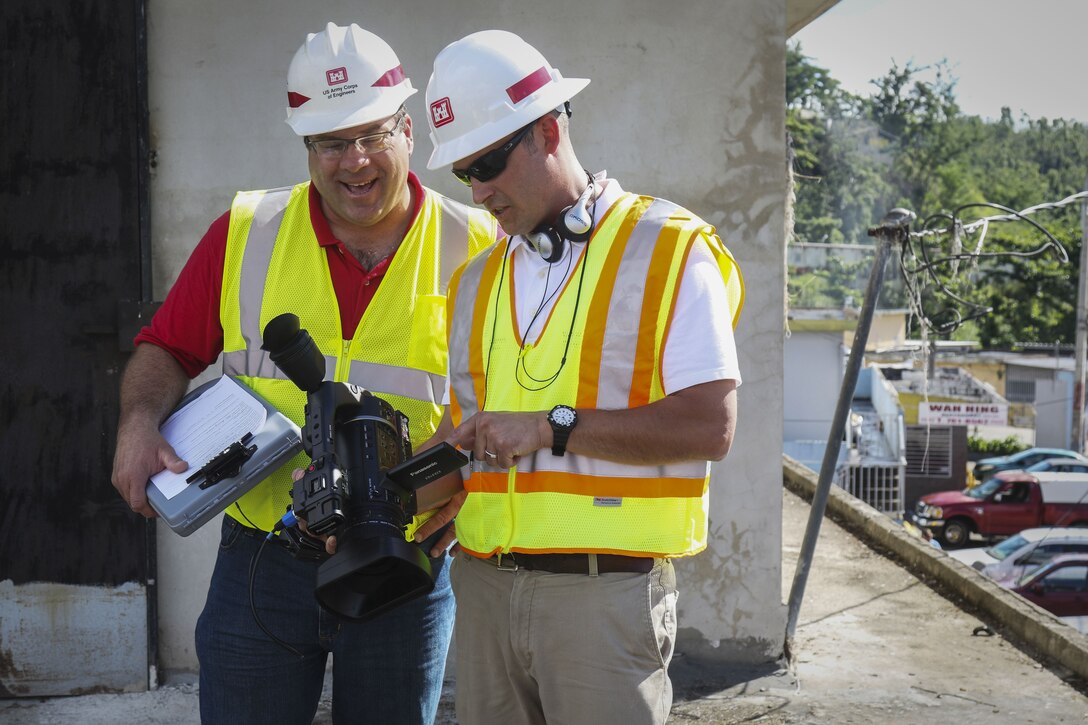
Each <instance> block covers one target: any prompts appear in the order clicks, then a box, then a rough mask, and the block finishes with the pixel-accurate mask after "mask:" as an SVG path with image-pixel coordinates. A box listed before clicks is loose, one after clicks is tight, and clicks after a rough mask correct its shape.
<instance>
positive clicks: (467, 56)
mask: <svg viewBox="0 0 1088 725" xmlns="http://www.w3.org/2000/svg"><path fill="white" fill-rule="evenodd" d="M587 85H589V79H588V78H564V77H563V74H562V73H560V72H559V70H558V69H557V68H554V67H552V65H551V64H550V63H548V61H547V59H545V58H544V56H543V55H541V54H540V51H538V50H537V49H536V48H534V47H533V46H531V45H529V44H528V43H526V42H525V41H524V40H522V39H521V38H520V37H519V36H517V35H515V34H514V33H510V32H507V31H505V30H482V31H480V32H478V33H473V34H472V35H468V36H466V37H464V38H462V39H461V40H458V41H456V42H454V43H451V44H449V45H447V46H446V47H445V48H444V49H443V50H442V52H441V53H439V54H438V57H436V58H435V59H434V72H433V73H432V74H431V80H430V82H429V83H428V84H427V111H428V113H427V124H428V126H429V127H430V136H431V143H433V144H434V152H433V153H432V154H431V158H430V160H429V161H428V162H427V168H428V169H437V168H439V167H440V166H445V165H446V164H450V163H453V162H454V161H457V160H458V159H463V158H467V157H469V156H471V155H473V154H475V153H476V152H477V151H479V150H480V149H483V148H485V147H487V146H490V145H491V144H493V143H495V142H496V141H498V140H499V139H501V138H503V137H504V136H507V135H509V134H511V133H513V132H514V131H516V130H518V129H519V128H521V127H522V126H525V125H526V124H528V123H529V122H531V121H534V120H536V119H538V118H540V117H541V116H543V115H544V114H546V113H548V112H549V111H551V110H553V109H555V108H556V107H558V106H561V105H562V104H563V103H564V102H565V101H569V100H570V99H571V98H573V97H574V96H575V94H577V93H578V92H579V91H581V90H582V89H583V88H585V87H586V86H587Z"/></svg>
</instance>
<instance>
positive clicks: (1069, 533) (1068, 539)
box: [982, 529, 1088, 587]
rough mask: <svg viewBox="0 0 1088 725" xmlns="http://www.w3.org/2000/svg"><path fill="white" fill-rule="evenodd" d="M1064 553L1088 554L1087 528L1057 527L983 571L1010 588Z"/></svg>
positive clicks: (987, 566)
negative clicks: (1026, 575)
mask: <svg viewBox="0 0 1088 725" xmlns="http://www.w3.org/2000/svg"><path fill="white" fill-rule="evenodd" d="M1058 531H1060V532H1062V533H1056V532H1058ZM1061 554H1088V529H1054V530H1052V531H1051V533H1050V535H1048V536H1045V537H1044V538H1041V539H1038V540H1036V541H1029V542H1026V543H1025V544H1024V545H1023V546H1021V547H1020V548H1018V549H1016V550H1015V551H1012V552H1010V553H1009V554H1008V555H1007V556H1006V557H1005V558H1004V559H1002V560H1001V561H998V562H995V563H993V564H987V565H985V566H984V567H983V568H982V573H983V574H985V575H986V576H988V577H990V578H991V579H993V580H995V581H997V583H998V584H1001V585H1002V586H1007V587H1011V586H1015V585H1016V583H1017V582H1018V581H1019V580H1020V578H1021V577H1023V576H1024V575H1025V574H1028V573H1030V572H1032V571H1035V569H1037V568H1039V567H1040V566H1042V565H1043V564H1046V563H1047V562H1048V561H1050V560H1051V559H1053V558H1054V557H1055V556H1059V555H1061Z"/></svg>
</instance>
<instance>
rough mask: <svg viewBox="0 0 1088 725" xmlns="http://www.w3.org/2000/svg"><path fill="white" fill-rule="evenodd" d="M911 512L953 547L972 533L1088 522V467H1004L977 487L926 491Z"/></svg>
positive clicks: (1003, 532) (989, 534) (987, 535)
mask: <svg viewBox="0 0 1088 725" xmlns="http://www.w3.org/2000/svg"><path fill="white" fill-rule="evenodd" d="M909 518H910V520H911V521H912V522H913V523H914V524H915V525H916V526H919V527H921V528H924V529H929V530H930V531H932V532H933V534H934V536H935V537H936V538H937V539H938V540H939V541H940V542H941V544H942V545H943V546H945V547H946V548H949V549H956V548H959V547H961V546H963V545H964V544H966V543H968V541H969V540H970V538H971V534H972V533H974V534H978V535H980V536H981V537H982V538H984V539H992V538H997V537H1002V536H1011V535H1012V534H1015V533H1018V532H1020V531H1023V530H1024V529H1030V528H1032V527H1035V526H1088V473H1026V472H1024V471H1002V472H1001V473H998V474H996V475H995V476H994V477H993V478H990V479H988V480H986V481H984V482H983V483H981V484H980V485H978V486H975V487H973V488H968V489H965V490H963V491H938V492H937V493H931V494H929V495H927V496H922V498H920V499H918V503H917V504H916V505H915V509H914V511H913V512H912V513H911V514H910V517H909Z"/></svg>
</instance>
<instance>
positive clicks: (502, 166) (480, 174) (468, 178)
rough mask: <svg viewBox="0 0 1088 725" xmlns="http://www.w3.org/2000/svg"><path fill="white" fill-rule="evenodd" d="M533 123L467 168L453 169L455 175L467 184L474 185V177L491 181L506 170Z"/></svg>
mask: <svg viewBox="0 0 1088 725" xmlns="http://www.w3.org/2000/svg"><path fill="white" fill-rule="evenodd" d="M533 123H536V121H533ZM533 123H530V124H529V125H528V126H524V127H522V129H521V130H520V131H518V132H517V133H515V134H514V135H513V137H511V139H510V140H509V141H507V142H506V143H504V144H503V145H502V146H500V147H498V148H497V149H491V150H490V151H488V152H487V153H486V154H484V155H483V156H481V157H480V158H478V159H476V160H475V161H473V162H472V164H471V165H470V166H469V167H468V168H467V169H451V170H452V171H453V175H454V176H456V177H457V179H458V181H460V182H461V183H462V184H464V185H465V186H472V179H473V178H475V179H477V180H478V181H491V180H492V179H494V178H495V177H496V176H498V175H499V174H501V173H502V172H503V171H505V170H506V159H507V158H508V157H509V156H510V152H511V151H513V150H514V148H515V147H516V146H517V145H518V144H519V143H521V140H522V139H523V138H525V135H526V134H527V133H529V131H530V130H531V129H532V127H533Z"/></svg>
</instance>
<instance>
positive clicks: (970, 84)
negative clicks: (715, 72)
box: [791, 0, 1088, 123]
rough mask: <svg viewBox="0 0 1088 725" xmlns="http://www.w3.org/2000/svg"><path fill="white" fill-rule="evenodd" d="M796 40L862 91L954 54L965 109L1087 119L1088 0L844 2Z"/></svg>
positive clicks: (822, 64)
mask: <svg viewBox="0 0 1088 725" xmlns="http://www.w3.org/2000/svg"><path fill="white" fill-rule="evenodd" d="M791 41H799V42H800V43H801V52H802V53H803V54H804V55H806V56H809V57H810V58H811V59H812V61H813V62H814V63H815V64H816V65H818V66H820V67H823V68H827V69H828V70H829V71H830V72H831V76H832V77H833V78H835V79H837V80H838V81H839V82H840V83H841V84H842V86H843V88H845V89H846V90H848V91H850V92H852V93H855V94H858V95H863V96H869V95H871V93H872V92H873V90H875V86H873V85H872V84H871V83H870V81H871V80H873V79H874V78H879V77H880V76H883V75H884V74H885V73H886V72H887V71H888V69H890V68H891V67H892V62H893V60H894V61H895V63H896V64H898V65H899V66H900V67H903V66H905V65H906V64H907V62H908V61H910V62H911V63H912V65H914V66H916V67H919V66H926V65H931V64H934V63H937V62H939V61H941V60H946V61H947V62H948V67H949V69H950V70H951V72H952V75H953V76H954V77H955V78H957V79H958V81H957V83H956V87H955V94H956V100H957V101H958V102H959V105H960V109H961V110H962V111H963V112H964V113H966V114H969V115H975V116H981V117H983V118H988V119H996V118H998V117H1000V115H1001V107H1002V106H1008V107H1009V108H1011V109H1012V113H1013V118H1014V119H1019V118H1020V115H1021V112H1023V113H1026V114H1027V115H1028V116H1030V117H1031V118H1033V119H1038V118H1043V117H1045V118H1049V119H1054V118H1065V119H1075V120H1077V121H1081V122H1085V123H1088V90H1086V89H1088V78H1086V77H1085V70H1084V69H1085V68H1086V67H1088V0H840V1H839V3H838V4H837V5H836V6H835V7H833V8H831V10H829V11H827V12H826V13H824V14H823V15H821V16H820V17H819V18H817V19H816V20H814V21H813V22H811V23H810V24H809V25H807V26H806V27H805V28H803V29H802V30H801V31H800V32H799V33H797V34H796V35H794V36H793V38H792V39H791Z"/></svg>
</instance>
